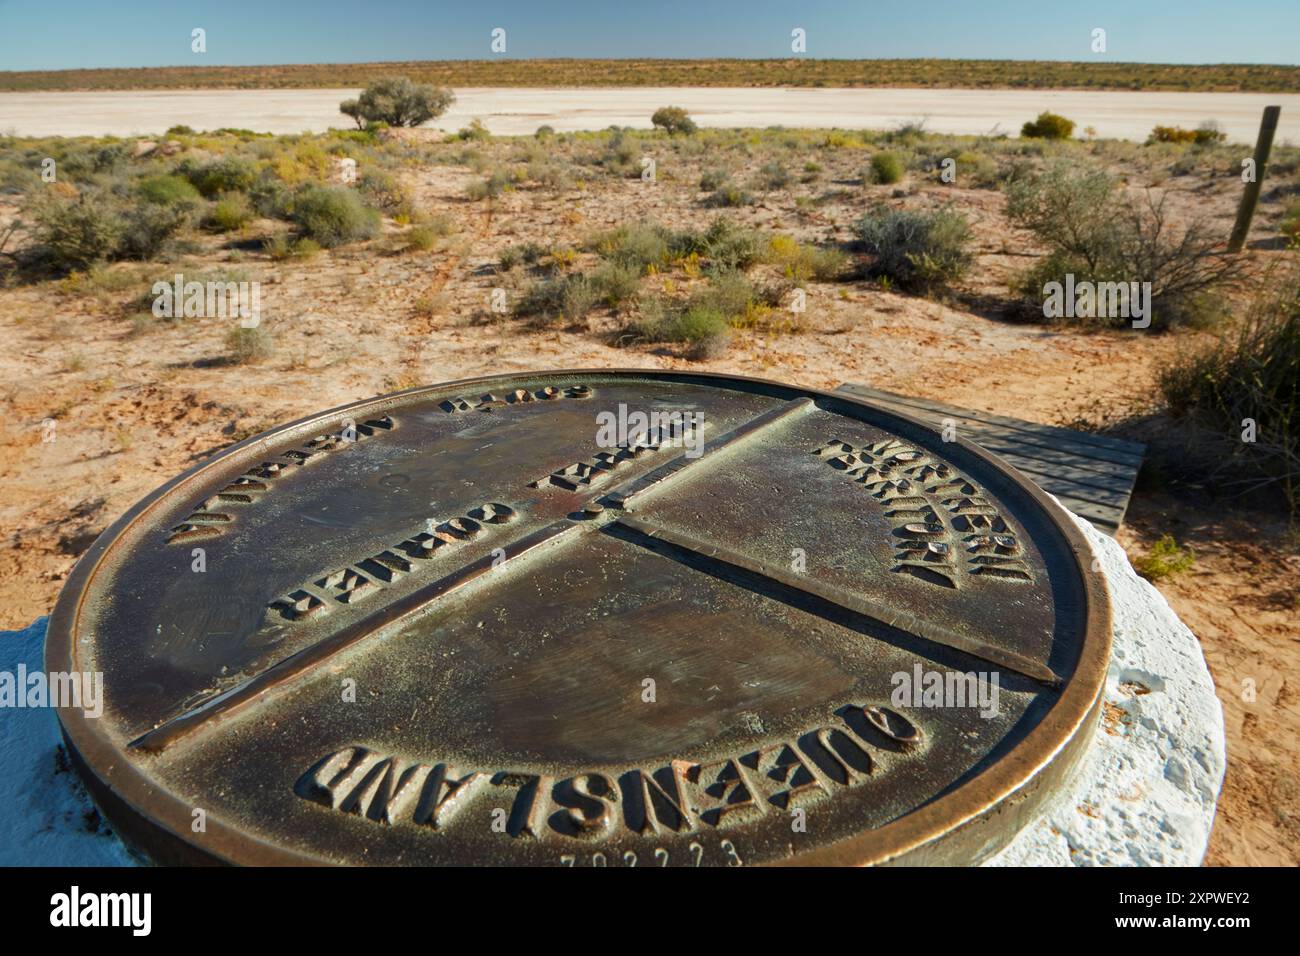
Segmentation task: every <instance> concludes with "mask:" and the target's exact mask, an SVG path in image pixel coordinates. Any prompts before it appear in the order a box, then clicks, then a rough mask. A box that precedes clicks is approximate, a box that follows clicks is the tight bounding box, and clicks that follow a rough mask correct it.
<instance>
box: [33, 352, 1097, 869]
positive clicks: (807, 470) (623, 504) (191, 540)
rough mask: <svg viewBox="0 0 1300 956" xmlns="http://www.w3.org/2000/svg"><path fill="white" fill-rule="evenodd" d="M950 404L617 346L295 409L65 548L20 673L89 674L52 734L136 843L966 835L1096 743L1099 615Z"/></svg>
mask: <svg viewBox="0 0 1300 956" xmlns="http://www.w3.org/2000/svg"><path fill="white" fill-rule="evenodd" d="M638 412H641V413H647V414H648V413H650V412H661V413H671V412H678V413H690V414H689V415H687V416H686V417H683V418H681V419H680V421H677V420H672V419H661V420H658V421H655V420H651V421H649V422H648V423H647V422H643V421H641V420H640V419H638V418H637V416H636V413H638ZM602 413H610V414H611V415H612V416H613V418H612V419H611V418H610V417H609V416H608V415H605V414H602ZM620 416H621V417H620ZM612 421H621V422H623V423H624V425H626V426H627V427H626V428H625V429H624V430H623V432H622V433H619V432H618V431H617V430H616V429H613V428H610V427H609V426H610V424H611V422H612ZM646 424H648V425H649V427H648V428H647V427H645V425H646ZM679 426H680V427H679ZM602 429H604V430H602ZM943 437H944V436H941V435H940V434H939V433H937V432H935V431H934V430H933V429H931V428H930V427H929V426H927V425H924V424H921V423H920V422H917V421H914V420H911V419H907V418H904V417H901V416H899V415H897V414H894V413H889V412H885V411H883V410H879V409H876V408H874V407H872V406H870V405H867V404H864V403H862V402H859V401H855V400H853V399H850V398H847V397H844V396H842V395H838V394H830V393H823V392H815V391H809V390H804V389H796V388H791V387H787V386H783V385H778V384H774V383H770V382H762V381H757V380H752V379H738V378H727V377H720V376H709V375H691V374H675V373H655V372H633V371H591V372H581V371H579V372H554V373H541V374H532V375H525V376H511V377H501V378H490V379H479V380H474V381H468V382H458V383H452V384H449V385H440V386H435V387H431V388H424V389H416V390H413V391H408V392H404V393H400V394H397V395H391V396H387V397H384V398H377V399H373V400H370V401H366V402H360V403H357V404H354V405H349V406H346V407H344V408H339V409H334V410H332V411H328V412H323V413H321V414H319V415H315V416H312V417H311V418H308V419H304V420H302V421H299V422H295V423H293V424H290V425H286V426H284V427H282V428H279V429H276V430H275V431H272V432H268V433H266V434H264V435H260V436H257V437H255V438H252V439H249V440H248V441H245V442H242V443H241V444H239V445H237V446H235V447H233V448H231V449H229V450H227V451H225V452H223V453H222V454H220V455H217V456H216V457H214V458H212V459H211V460H209V461H207V462H205V463H203V464H201V465H199V466H198V467H196V468H194V469H193V470H191V471H189V472H187V473H186V474H184V475H182V476H180V477H178V478H176V479H174V480H173V481H171V482H169V483H168V484H167V485H165V486H164V487H162V488H160V489H159V490H158V491H156V492H155V493H154V494H152V495H150V496H149V497H148V498H147V499H145V500H144V501H142V502H140V503H139V504H138V505H137V506H136V507H135V508H133V509H132V510H131V511H130V512H129V513H128V514H127V515H125V516H124V517H123V518H122V519H121V520H119V521H118V522H117V523H116V524H115V525H114V526H113V527H112V528H110V529H109V530H108V531H107V532H105V533H104V535H103V536H102V537H101V538H100V539H99V540H98V541H97V542H96V543H95V545H94V546H93V547H92V548H91V550H90V551H89V552H88V553H87V554H86V555H85V557H83V559H82V560H81V562H80V563H79V564H78V565H77V568H76V570H75V571H74V573H73V575H72V577H71V579H70V580H69V582H68V585H67V586H66V588H65V589H64V591H63V594H62V596H61V597H60V599H59V603H58V606H57V608H56V610H55V613H54V616H53V619H52V621H51V626H50V632H49V642H48V647H47V667H48V668H49V669H50V670H52V671H102V672H103V674H104V687H105V693H104V696H105V708H104V713H103V716H102V717H100V718H99V719H91V718H89V717H87V716H86V715H84V714H82V713H81V712H80V711H77V710H75V709H63V710H61V711H60V718H61V720H62V721H63V725H64V729H65V734H66V737H67V739H68V741H69V743H70V745H71V748H72V750H73V752H74V756H75V758H76V761H77V764H78V766H79V767H80V768H81V770H82V772H83V774H84V775H85V777H86V779H87V781H88V782H89V784H90V785H91V787H92V789H93V791H94V792H95V794H96V795H97V797H98V798H99V799H100V801H101V803H102V804H103V805H104V807H105V810H106V811H107V813H108V814H109V816H110V818H111V819H113V820H114V822H115V823H116V824H117V825H118V827H119V829H120V830H121V831H122V832H123V833H124V834H125V835H126V836H127V837H128V839H131V840H133V841H134V842H137V843H138V844H140V845H141V846H142V847H143V848H144V849H145V850H146V851H147V852H149V853H151V854H152V855H154V856H155V857H156V858H158V859H160V860H165V861H175V860H191V859H205V860H217V861H227V862H236V863H249V864H265V863H300V862H301V863H312V862H320V863H340V864H347V863H385V864H387V863H394V864H442V863H507V864H516V863H517V864H543V865H547V864H549V865H566V864H567V865H576V866H591V865H597V866H599V865H608V866H628V865H639V866H661V865H688V866H694V865H710V864H715V865H739V864H746V865H748V864H757V863H773V862H795V863H803V862H806V863H887V862H905V863H936V862H937V863H969V862H975V861H977V860H979V859H981V858H983V857H985V856H987V855H988V854H990V853H991V852H993V851H994V850H996V849H997V848H999V847H1000V846H1002V845H1003V844H1005V842H1006V841H1007V840H1009V839H1010V837H1011V836H1012V835H1014V833H1015V832H1016V830H1017V829H1018V828H1019V827H1020V826H1022V825H1023V824H1024V823H1025V822H1027V820H1028V819H1029V818H1030V817H1031V815H1032V813H1033V810H1034V808H1035V806H1036V805H1037V802H1038V801H1039V800H1040V799H1041V797H1042V796H1043V795H1045V793H1046V792H1047V791H1048V790H1050V788H1051V786H1052V785H1053V784H1054V783H1055V782H1056V781H1057V780H1058V779H1059V778H1060V776H1061V775H1062V774H1063V773H1064V772H1065V771H1066V770H1068V768H1069V767H1070V766H1071V765H1072V763H1073V761H1074V760H1075V759H1076V758H1077V756H1078V755H1079V753H1080V751H1081V749H1082V747H1083V745H1084V744H1085V743H1086V741H1087V739H1088V738H1089V736H1090V734H1091V732H1092V727H1093V726H1094V724H1095V717H1096V707H1097V706H1098V701H1099V699H1100V697H1099V693H1100V689H1101V685H1102V679H1103V676H1104V671H1105V664H1106V660H1107V654H1108V651H1109V644H1110V609H1109V605H1108V603H1107V599H1106V593H1105V588H1104V585H1103V583H1102V581H1101V578H1100V575H1099V574H1097V573H1094V572H1092V571H1091V570H1090V569H1089V566H1090V563H1091V555H1090V552H1089V550H1088V548H1087V545H1086V543H1085V541H1084V539H1083V538H1082V536H1081V535H1080V534H1079V533H1078V531H1077V530H1076V529H1075V528H1074V526H1073V525H1072V524H1071V523H1070V522H1069V520H1068V519H1067V518H1066V517H1065V515H1064V513H1063V512H1062V511H1061V510H1060V509H1059V508H1058V507H1057V506H1056V505H1055V504H1054V503H1053V502H1051V501H1050V499H1048V498H1047V497H1046V496H1045V495H1043V493H1042V492H1041V491H1039V490H1038V489H1037V488H1036V487H1035V486H1034V485H1032V484H1031V483H1029V482H1028V481H1026V480H1025V479H1024V478H1022V477H1021V476H1019V475H1018V474H1016V473H1014V472H1012V471H1010V470H1009V469H1007V468H1005V466H1002V465H1000V464H999V463H998V462H997V460H996V459H994V458H993V457H991V456H990V455H988V454H986V453H984V452H982V451H980V450H979V449H977V448H975V447H973V446H971V445H969V444H967V443H966V442H964V441H962V440H961V439H960V437H958V438H957V439H956V440H953V441H944V440H943ZM947 437H951V436H947ZM932 673H935V674H938V675H940V679H941V680H948V678H947V677H946V676H945V675H948V674H965V673H972V674H976V675H982V676H981V677H979V678H977V679H976V681H975V682H971V683H967V684H966V685H965V686H966V687H968V688H969V689H970V697H971V698H974V697H975V696H976V687H977V686H978V687H981V688H983V690H984V691H985V692H991V688H992V682H993V681H994V680H995V679H996V680H997V692H998V693H997V698H996V713H990V711H991V710H993V709H994V708H992V707H990V706H983V707H980V706H974V703H975V702H974V700H973V699H968V700H966V701H965V702H962V703H958V702H957V701H956V699H955V698H953V697H952V694H951V690H950V694H949V696H948V697H946V698H939V697H933V698H932V697H927V696H925V695H924V694H923V693H922V688H923V687H933V684H932V683H929V682H931V681H932V678H931V677H930V676H929V675H930V674H932ZM900 675H901V676H900ZM908 681H911V682H912V683H913V685H914V689H908V685H907V683H906V682H908ZM947 686H949V687H950V688H956V687H958V686H959V682H952V681H950V682H949V684H948V685H947ZM900 694H902V695H903V696H902V697H900V696H899V695H900ZM985 703H986V704H987V701H985Z"/></svg>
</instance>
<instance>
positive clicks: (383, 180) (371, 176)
mask: <svg viewBox="0 0 1300 956" xmlns="http://www.w3.org/2000/svg"><path fill="white" fill-rule="evenodd" d="M357 190H358V191H359V192H360V193H361V195H363V196H364V197H366V200H367V201H368V202H369V203H370V204H371V205H372V206H375V207H377V208H379V209H383V210H385V211H386V212H390V213H396V212H409V210H410V206H411V197H410V194H409V193H408V192H407V190H406V187H405V186H403V185H402V182H401V180H399V179H398V178H397V177H396V176H394V175H393V174H392V173H390V172H388V171H387V170H384V169H370V170H367V171H366V172H365V173H364V174H363V175H362V177H361V179H360V180H359V181H358V182H357Z"/></svg>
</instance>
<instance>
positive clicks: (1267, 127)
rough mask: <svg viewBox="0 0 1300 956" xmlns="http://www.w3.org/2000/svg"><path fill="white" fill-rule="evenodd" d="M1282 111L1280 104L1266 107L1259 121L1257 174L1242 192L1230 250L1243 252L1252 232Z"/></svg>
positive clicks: (1230, 240)
mask: <svg viewBox="0 0 1300 956" xmlns="http://www.w3.org/2000/svg"><path fill="white" fill-rule="evenodd" d="M1281 112H1282V107H1280V106H1266V107H1264V118H1263V119H1262V120H1260V123H1259V139H1257V140H1256V141H1255V175H1254V178H1253V179H1251V181H1250V182H1248V183H1246V191H1245V192H1244V193H1242V194H1241V205H1240V206H1238V207H1237V222H1236V224H1235V225H1233V227H1232V237H1231V238H1230V239H1229V240H1228V251H1229V252H1241V248H1242V246H1244V245H1245V244H1246V233H1248V232H1250V221H1251V219H1253V218H1254V217H1255V206H1256V205H1258V204H1259V191H1260V189H1261V188H1262V187H1263V184H1264V168H1265V167H1266V166H1267V165H1268V154H1269V151H1270V150H1271V149H1272V148H1273V134H1274V133H1276V132H1277V117H1278V114H1279V113H1281Z"/></svg>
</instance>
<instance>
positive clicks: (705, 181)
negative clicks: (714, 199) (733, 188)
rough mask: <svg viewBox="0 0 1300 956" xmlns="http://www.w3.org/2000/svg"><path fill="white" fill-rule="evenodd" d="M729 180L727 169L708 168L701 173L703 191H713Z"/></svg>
mask: <svg viewBox="0 0 1300 956" xmlns="http://www.w3.org/2000/svg"><path fill="white" fill-rule="evenodd" d="M726 182H727V173H726V170H722V169H706V170H705V171H704V172H703V173H701V174H700V189H701V190H702V191H703V192H707V193H711V192H713V191H714V190H715V189H717V188H719V187H720V186H722V185H723V184H724V183H726Z"/></svg>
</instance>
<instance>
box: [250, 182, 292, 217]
mask: <svg viewBox="0 0 1300 956" xmlns="http://www.w3.org/2000/svg"><path fill="white" fill-rule="evenodd" d="M248 198H249V201H250V202H252V204H253V208H254V209H255V210H256V211H257V214H258V215H259V216H265V217H266V218H267V219H292V218H293V191H292V190H290V189H289V187H288V186H286V185H285V184H284V183H282V182H281V181H280V180H279V179H277V178H275V177H274V176H262V177H261V178H259V179H258V180H257V182H255V183H254V184H253V186H252V188H251V189H249V191H248Z"/></svg>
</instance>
